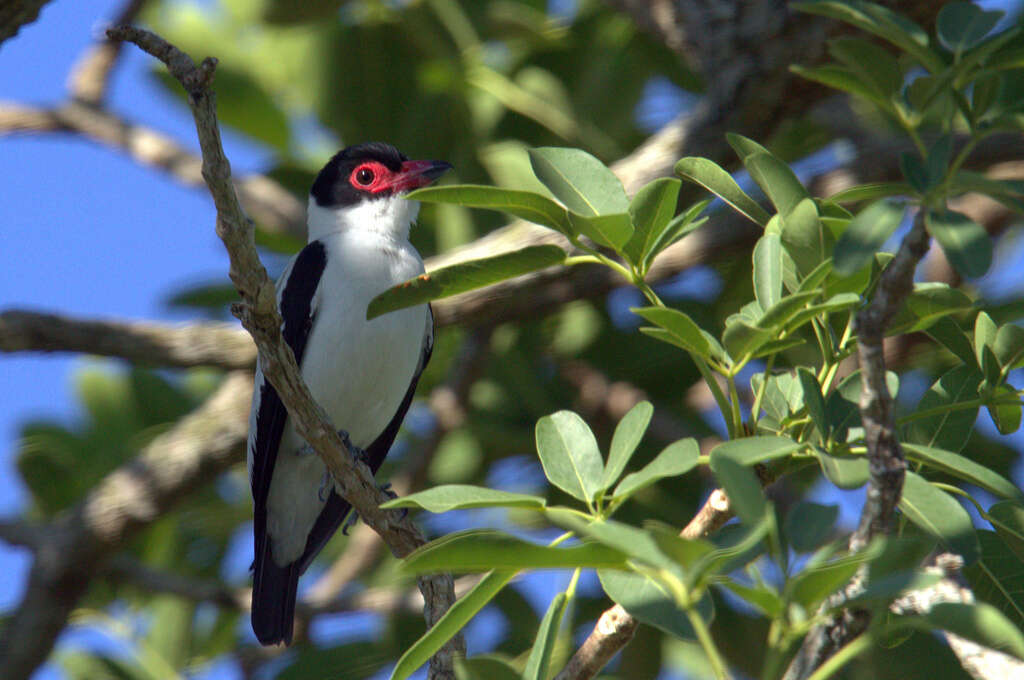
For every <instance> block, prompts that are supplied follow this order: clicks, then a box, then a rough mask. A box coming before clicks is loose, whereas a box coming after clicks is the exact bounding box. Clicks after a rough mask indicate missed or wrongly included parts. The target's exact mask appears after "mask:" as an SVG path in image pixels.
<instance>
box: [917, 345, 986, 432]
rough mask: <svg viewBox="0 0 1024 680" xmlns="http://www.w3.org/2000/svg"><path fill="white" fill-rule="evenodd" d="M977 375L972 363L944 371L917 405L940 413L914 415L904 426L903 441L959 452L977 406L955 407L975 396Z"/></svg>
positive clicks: (978, 382)
mask: <svg viewBox="0 0 1024 680" xmlns="http://www.w3.org/2000/svg"><path fill="white" fill-rule="evenodd" d="M980 384H981V374H980V373H978V370H977V369H976V368H975V367H974V366H965V365H962V364H961V365H960V366H956V367H954V368H952V369H950V370H949V371H947V372H946V373H944V374H943V375H942V376H941V377H940V378H939V379H938V380H936V381H935V383H934V384H933V385H932V386H931V387H930V388H929V389H928V391H927V392H926V393H925V395H924V396H923V397H922V398H921V401H920V402H918V404H917V410H918V411H930V410H932V409H943V411H942V412H941V413H936V414H935V415H931V416H927V417H924V418H917V419H915V420H913V421H911V423H910V426H909V427H908V428H907V433H906V440H907V441H909V442H913V443H915V444H923V445H925V446H930V447H934V448H937V449H945V450H947V451H954V452H956V451H961V450H962V449H963V448H964V446H966V445H967V439H968V437H969V436H970V434H971V430H972V429H973V427H974V421H975V420H977V418H978V407H977V406H972V407H971V408H955V407H956V406H957V405H958V404H959V403H960V402H963V401H967V400H969V399H977V397H978V386H979V385H980Z"/></svg>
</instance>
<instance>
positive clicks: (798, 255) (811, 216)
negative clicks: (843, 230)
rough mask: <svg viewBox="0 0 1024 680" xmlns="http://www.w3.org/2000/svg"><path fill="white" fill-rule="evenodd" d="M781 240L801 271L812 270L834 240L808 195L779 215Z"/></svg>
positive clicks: (829, 253) (828, 251)
mask: <svg viewBox="0 0 1024 680" xmlns="http://www.w3.org/2000/svg"><path fill="white" fill-rule="evenodd" d="M782 242H783V243H784V244H785V246H786V250H787V252H788V253H789V254H790V256H791V257H792V258H793V261H794V262H796V264H797V267H798V268H799V270H800V273H801V274H804V275H806V274H808V273H810V272H812V271H814V270H815V269H816V268H817V267H818V266H819V265H820V264H821V263H822V262H824V261H825V260H827V259H828V258H829V257H831V255H832V250H833V247H834V239H833V237H832V232H830V231H829V230H828V229H826V228H825V225H824V223H823V222H822V221H821V219H820V217H819V216H818V207H817V206H816V205H815V204H814V201H812V200H811V199H809V198H806V199H803V200H801V201H800V202H799V203H797V204H796V206H795V207H794V208H793V210H792V211H790V212H789V213H786V214H785V215H783V216H782Z"/></svg>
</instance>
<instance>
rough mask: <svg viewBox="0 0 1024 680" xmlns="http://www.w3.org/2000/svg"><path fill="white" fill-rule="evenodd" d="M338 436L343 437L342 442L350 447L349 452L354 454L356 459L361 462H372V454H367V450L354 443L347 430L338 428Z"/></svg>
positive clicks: (346, 446)
mask: <svg viewBox="0 0 1024 680" xmlns="http://www.w3.org/2000/svg"><path fill="white" fill-rule="evenodd" d="M338 436H339V437H341V443H342V444H344V445H345V448H346V449H348V452H349V453H350V454H352V457H353V458H354V459H356V460H358V461H359V462H360V463H365V464H367V465H369V464H370V456H369V455H367V453H366V451H364V450H363V449H361V448H359V447H358V446H356V445H355V444H353V443H352V440H351V439H350V438H349V436H348V431H347V430H338Z"/></svg>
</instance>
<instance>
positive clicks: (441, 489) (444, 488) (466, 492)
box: [380, 484, 546, 512]
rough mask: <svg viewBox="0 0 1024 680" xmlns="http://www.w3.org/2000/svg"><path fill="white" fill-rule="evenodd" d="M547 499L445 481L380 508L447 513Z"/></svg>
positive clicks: (521, 505) (539, 502)
mask: <svg viewBox="0 0 1024 680" xmlns="http://www.w3.org/2000/svg"><path fill="white" fill-rule="evenodd" d="M545 503H546V501H545V500H544V499H543V498H541V497H540V496H529V495H527V494H523V493H512V492H510V491H500V490H498V489H488V488H487V487H484V486H471V485H469V484H442V485H440V486H435V487H433V488H432V489H426V490H425V491H418V492H416V493H413V494H409V495H408V496H403V497H401V498H395V499H394V500H390V501H388V502H387V503H382V504H381V506H380V507H382V508H384V509H391V508H422V509H423V510H427V511H429V512H448V511H449V510H464V509H466V508H496V507H497V508H543V507H544V505H545Z"/></svg>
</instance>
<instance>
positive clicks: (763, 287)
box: [754, 234, 782, 309]
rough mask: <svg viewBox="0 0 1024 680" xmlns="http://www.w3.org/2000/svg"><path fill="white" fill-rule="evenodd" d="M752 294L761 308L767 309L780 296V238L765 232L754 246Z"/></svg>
mask: <svg viewBox="0 0 1024 680" xmlns="http://www.w3.org/2000/svg"><path fill="white" fill-rule="evenodd" d="M754 295H755V296H756V297H757V301H758V303H760V305H761V309H769V308H770V307H772V305H774V304H776V303H777V302H778V301H779V298H780V297H782V239H781V238H780V237H779V235H778V234H765V235H764V236H762V237H761V238H760V239H758V241H757V245H755V246H754Z"/></svg>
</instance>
